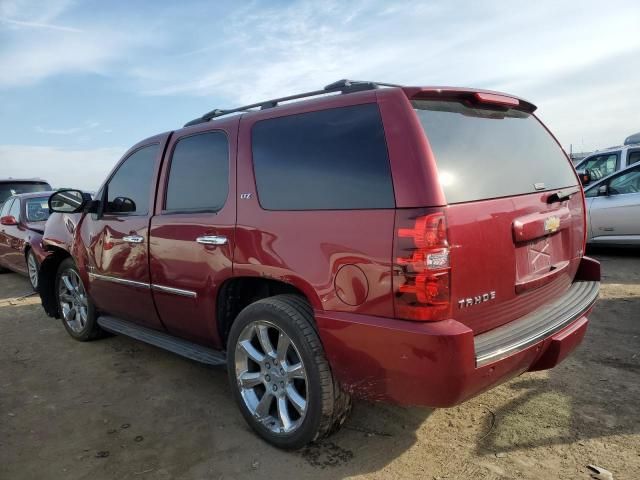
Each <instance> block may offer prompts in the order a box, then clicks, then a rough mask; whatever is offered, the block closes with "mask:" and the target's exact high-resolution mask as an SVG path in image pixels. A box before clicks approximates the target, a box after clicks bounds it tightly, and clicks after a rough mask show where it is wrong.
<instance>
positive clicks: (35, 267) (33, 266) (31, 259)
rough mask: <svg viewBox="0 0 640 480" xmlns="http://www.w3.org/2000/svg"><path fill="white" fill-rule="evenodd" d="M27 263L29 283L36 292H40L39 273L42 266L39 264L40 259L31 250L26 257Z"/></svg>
mask: <svg viewBox="0 0 640 480" xmlns="http://www.w3.org/2000/svg"><path fill="white" fill-rule="evenodd" d="M26 262H27V273H28V274H29V283H31V288H33V290H34V291H35V292H37V291H38V271H39V270H40V265H39V264H38V259H37V258H36V255H35V254H34V253H33V250H29V251H28V252H27V256H26Z"/></svg>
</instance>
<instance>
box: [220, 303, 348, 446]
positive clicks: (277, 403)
mask: <svg viewBox="0 0 640 480" xmlns="http://www.w3.org/2000/svg"><path fill="white" fill-rule="evenodd" d="M227 355H228V360H227V369H228V373H229V380H230V384H231V390H232V392H233V395H234V397H235V400H236V402H237V403H238V406H239V407H240V411H241V412H242V415H243V416H244V418H245V420H246V421H247V423H248V424H249V425H250V426H251V428H253V430H254V431H255V432H256V433H257V434H258V435H259V436H261V437H262V438H263V439H265V440H266V441H267V442H269V443H271V444H273V445H275V446H277V447H279V448H285V449H295V448H300V447H302V446H304V445H306V444H307V443H309V442H312V441H314V440H318V439H319V438H322V437H324V436H326V435H328V434H330V433H331V432H332V431H334V430H336V429H337V428H339V427H340V426H341V425H342V423H343V422H344V420H345V419H346V417H347V415H348V413H349V411H350V409H351V400H350V397H349V396H348V395H347V394H346V393H345V392H343V391H342V390H341V389H340V387H339V385H338V383H337V382H336V381H335V379H334V378H333V375H332V373H331V369H330V367H329V363H328V362H327V359H326V357H325V355H324V350H323V348H322V344H321V342H320V338H319V337H318V333H317V332H316V330H315V328H314V320H313V311H312V309H311V307H310V305H309V304H308V303H307V302H306V301H305V300H304V299H302V298H300V297H298V296H295V295H278V296H275V297H271V298H266V299H263V300H259V301H257V302H255V303H253V304H251V305H249V306H248V307H246V308H245V309H244V310H242V312H240V314H239V315H238V317H237V319H236V320H235V322H234V323H233V325H232V326H231V331H230V333H229V339H228V342H227Z"/></svg>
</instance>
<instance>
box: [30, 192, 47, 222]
mask: <svg viewBox="0 0 640 480" xmlns="http://www.w3.org/2000/svg"><path fill="white" fill-rule="evenodd" d="M24 210H25V213H26V216H27V222H44V221H45V220H47V219H48V218H49V197H37V198H28V199H26V200H25V203H24Z"/></svg>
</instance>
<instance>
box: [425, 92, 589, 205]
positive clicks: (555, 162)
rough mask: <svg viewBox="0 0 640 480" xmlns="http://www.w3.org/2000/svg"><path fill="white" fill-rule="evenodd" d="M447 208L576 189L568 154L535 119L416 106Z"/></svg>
mask: <svg viewBox="0 0 640 480" xmlns="http://www.w3.org/2000/svg"><path fill="white" fill-rule="evenodd" d="M412 103H413V107H414V109H415V111H416V114H417V115H418V118H419V119H420V122H421V123H422V127H423V129H424V131H425V133H426V135H427V138H428V140H429V144H430V145H431V149H432V151H433V153H434V156H435V159H436V163H437V165H438V173H439V177H440V183H441V184H442V187H443V189H444V193H445V195H446V198H447V202H448V203H462V202H469V201H474V200H483V199H488V198H498V197H508V196H513V195H521V194H525V193H532V192H536V191H544V190H553V189H558V188H563V187H568V186H573V185H577V184H578V180H577V178H576V176H575V174H574V172H573V168H572V167H571V164H570V162H569V160H567V157H566V156H565V154H564V152H563V151H562V149H561V148H560V146H559V145H558V144H557V142H556V141H555V140H554V138H553V137H552V136H551V135H550V134H549V132H547V130H546V129H545V128H544V127H543V126H542V124H541V123H540V122H539V121H538V120H537V119H536V118H535V117H534V116H533V115H531V114H529V113H527V112H522V111H520V110H514V109H500V110H497V109H491V110H490V109H485V108H474V107H472V106H469V105H466V104H462V103H459V102H453V101H436V100H416V101H413V102H412Z"/></svg>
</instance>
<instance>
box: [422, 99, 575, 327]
mask: <svg viewBox="0 0 640 480" xmlns="http://www.w3.org/2000/svg"><path fill="white" fill-rule="evenodd" d="M412 104H413V107H414V109H415V112H416V114H417V116H418V118H419V119H420V122H421V124H422V126H423V128H424V131H425V133H426V136H427V139H428V142H429V145H430V147H431V150H432V152H433V154H434V157H435V160H436V164H437V166H438V173H439V179H440V183H441V185H442V188H443V191H444V194H445V197H446V200H447V204H448V206H447V207H446V222H447V240H448V242H449V247H450V267H451V270H450V271H451V278H450V301H451V316H452V318H455V319H456V320H458V321H460V322H462V323H464V324H465V325H467V326H468V327H470V328H471V329H472V330H473V331H474V332H475V333H476V334H477V333H482V332H484V331H487V330H490V329H492V328H495V327H498V326H500V325H502V324H505V323H507V322H509V321H511V320H515V319H517V318H519V317H521V316H523V315H525V314H527V313H529V312H531V311H533V310H535V309H536V308H539V307H540V306H541V305H543V304H544V303H546V302H549V301H551V300H553V299H555V298H557V297H558V296H560V295H562V293H563V292H565V291H566V290H567V289H568V287H569V286H570V284H571V282H572V280H573V278H574V276H575V273H576V270H577V266H578V263H579V261H580V257H581V256H582V254H583V245H584V203H583V198H582V194H581V191H580V187H579V185H578V179H577V177H576V175H575V172H574V170H573V168H572V166H571V163H570V161H569V159H568V158H567V157H566V155H565V154H564V152H563V151H562V149H561V148H560V146H559V145H558V143H557V142H556V140H555V139H554V138H553V136H552V135H551V134H550V133H549V132H548V131H547V130H546V128H545V127H544V126H543V125H542V124H541V123H540V121H539V120H538V119H537V118H536V117H535V116H534V115H533V114H531V113H529V112H527V111H523V110H519V109H517V108H512V107H510V106H505V105H496V104H495V103H492V104H478V103H471V102H469V101H465V100H456V101H442V100H428V99H426V100H414V101H413V102H412Z"/></svg>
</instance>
